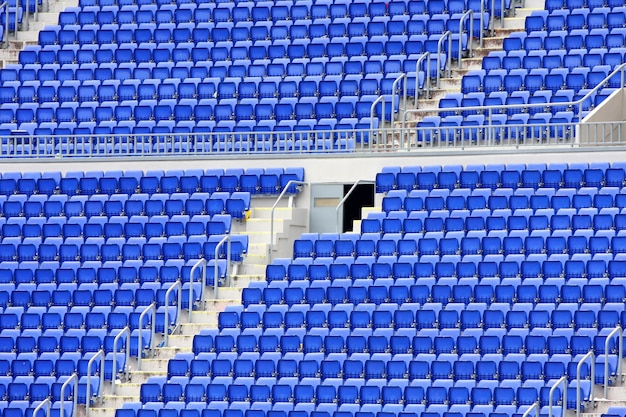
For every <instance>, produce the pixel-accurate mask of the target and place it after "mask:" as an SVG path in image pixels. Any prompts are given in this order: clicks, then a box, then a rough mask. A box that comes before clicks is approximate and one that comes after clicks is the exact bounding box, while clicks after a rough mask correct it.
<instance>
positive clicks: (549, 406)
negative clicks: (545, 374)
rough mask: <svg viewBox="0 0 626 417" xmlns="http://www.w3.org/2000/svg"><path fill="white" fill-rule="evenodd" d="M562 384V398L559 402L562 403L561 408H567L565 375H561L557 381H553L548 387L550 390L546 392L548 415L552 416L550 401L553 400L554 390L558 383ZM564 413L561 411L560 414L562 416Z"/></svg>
mask: <svg viewBox="0 0 626 417" xmlns="http://www.w3.org/2000/svg"><path fill="white" fill-rule="evenodd" d="M561 384H562V385H563V400H562V401H561V404H562V405H563V410H567V375H564V376H562V377H561V378H559V380H558V381H556V382H555V383H554V385H552V387H550V392H549V394H548V417H553V416H554V414H552V403H553V402H554V392H555V391H556V390H557V388H558V387H559V386H560V385H561ZM564 415H565V413H564V412H563V413H561V416H564Z"/></svg>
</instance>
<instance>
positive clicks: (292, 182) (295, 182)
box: [268, 180, 308, 262]
mask: <svg viewBox="0 0 626 417" xmlns="http://www.w3.org/2000/svg"><path fill="white" fill-rule="evenodd" d="M307 184H308V183H306V182H304V181H298V180H289V182H288V183H287V184H285V187H284V188H283V190H282V191H281V192H280V194H279V195H278V197H277V198H276V201H274V204H273V205H272V209H271V211H270V242H269V249H268V251H269V255H268V259H269V262H272V259H274V212H275V211H276V207H278V203H279V202H280V200H282V199H283V197H284V195H285V194H287V192H289V189H290V188H291V186H292V185H297V186H300V187H302V186H305V185H307Z"/></svg>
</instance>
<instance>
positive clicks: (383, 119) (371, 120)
mask: <svg viewBox="0 0 626 417" xmlns="http://www.w3.org/2000/svg"><path fill="white" fill-rule="evenodd" d="M380 101H382V102H383V103H384V102H385V96H379V97H378V98H377V99H376V100H374V102H373V103H372V106H371V107H370V130H372V131H373V130H374V112H375V111H376V105H377V104H378V102H380ZM383 106H384V104H383ZM384 113H385V111H384V107H383V117H382V120H381V122H380V123H381V124H380V125H379V126H378V127H379V129H382V127H383V125H384V124H385V114H384Z"/></svg>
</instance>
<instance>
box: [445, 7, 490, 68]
mask: <svg viewBox="0 0 626 417" xmlns="http://www.w3.org/2000/svg"><path fill="white" fill-rule="evenodd" d="M468 17H469V35H468V37H467V38H468V39H467V51H468V54H469V57H470V58H471V57H472V55H473V54H474V11H473V10H472V9H469V10H468V11H466V12H465V13H464V14H463V16H461V19H460V21H459V59H458V67H459V68H462V67H463V65H462V59H463V32H464V30H463V22H464V21H465V19H467V18H468ZM481 30H482V27H481ZM448 53H452V51H449V52H448Z"/></svg>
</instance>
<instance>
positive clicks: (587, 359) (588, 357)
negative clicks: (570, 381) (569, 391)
mask: <svg viewBox="0 0 626 417" xmlns="http://www.w3.org/2000/svg"><path fill="white" fill-rule="evenodd" d="M586 362H589V368H591V392H590V394H589V399H590V401H591V404H592V406H595V400H594V398H593V385H594V384H595V383H596V378H595V375H596V373H595V368H596V367H595V354H594V353H593V350H590V351H589V352H587V354H586V355H585V356H583V357H582V358H580V361H578V364H577V365H576V417H580V408H581V405H582V401H581V398H580V397H581V389H580V381H581V378H580V371H581V370H582V366H583V364H585V363H586ZM565 407H566V409H567V404H565Z"/></svg>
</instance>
